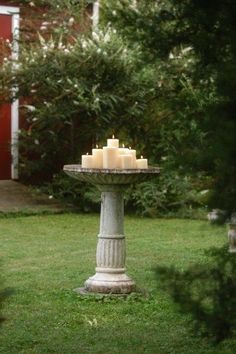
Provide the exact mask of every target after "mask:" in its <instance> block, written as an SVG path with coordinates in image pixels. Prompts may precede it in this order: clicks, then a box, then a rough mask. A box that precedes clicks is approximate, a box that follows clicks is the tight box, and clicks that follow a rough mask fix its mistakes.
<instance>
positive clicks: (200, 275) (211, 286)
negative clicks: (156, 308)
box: [156, 245, 236, 343]
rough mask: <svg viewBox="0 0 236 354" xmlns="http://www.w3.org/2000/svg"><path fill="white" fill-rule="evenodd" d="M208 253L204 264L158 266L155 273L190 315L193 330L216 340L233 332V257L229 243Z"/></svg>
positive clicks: (235, 286)
mask: <svg viewBox="0 0 236 354" xmlns="http://www.w3.org/2000/svg"><path fill="white" fill-rule="evenodd" d="M207 255H208V256H209V257H211V260H210V261H209V262H207V264H205V265H199V264H195V265H193V266H191V267H190V268H189V269H187V270H186V271H184V272H180V271H178V270H177V269H175V268H174V267H169V268H163V267H158V268H157V269H156V274H157V277H158V281H160V284H161V285H162V286H163V287H164V289H166V290H167V291H168V292H169V294H170V296H171V297H172V299H173V301H174V302H176V303H177V304H178V305H179V308H180V310H181V311H182V312H183V313H187V314H190V315H191V317H192V320H193V322H194V325H195V331H196V332H197V333H200V334H201V335H203V336H207V337H210V338H212V339H213V340H214V341H215V342H216V343H218V342H221V341H223V340H224V339H226V338H230V337H234V336H235V335H236V317H235V309H236V257H235V255H234V254H230V253H229V252H228V245H227V246H224V247H222V248H220V249H216V248H214V249H211V250H209V251H208V252H207Z"/></svg>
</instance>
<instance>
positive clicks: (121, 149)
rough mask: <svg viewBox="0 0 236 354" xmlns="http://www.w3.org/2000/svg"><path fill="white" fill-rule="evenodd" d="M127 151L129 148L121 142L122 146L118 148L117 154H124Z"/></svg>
mask: <svg viewBox="0 0 236 354" xmlns="http://www.w3.org/2000/svg"><path fill="white" fill-rule="evenodd" d="M128 152H129V149H128V148H126V147H125V145H124V144H122V148H119V154H121V155H124V154H127V153H128Z"/></svg>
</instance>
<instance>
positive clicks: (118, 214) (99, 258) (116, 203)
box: [63, 165, 160, 294]
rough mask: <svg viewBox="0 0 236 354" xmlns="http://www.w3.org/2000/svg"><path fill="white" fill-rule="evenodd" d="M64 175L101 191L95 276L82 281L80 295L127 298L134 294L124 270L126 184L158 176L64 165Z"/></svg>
mask: <svg viewBox="0 0 236 354" xmlns="http://www.w3.org/2000/svg"><path fill="white" fill-rule="evenodd" d="M63 170H64V172H65V173H66V174H68V175H69V176H71V177H73V178H76V179H78V180H80V181H84V182H89V183H92V184H93V185H95V186H96V187H97V188H98V189H99V190H100V191H101V213H100V231H99V234H98V242H97V254H96V269H95V270H96V273H95V275H94V276H92V277H90V278H89V279H88V280H86V282H85V284H84V288H78V289H76V291H77V292H79V293H81V294H89V293H101V294H129V293H131V292H134V291H135V290H136V285H135V282H134V281H133V280H132V279H131V278H130V277H128V275H127V274H126V268H125V257H126V249H125V248H126V247H125V235H124V199H123V193H124V191H125V189H127V188H128V186H129V185H130V184H133V183H139V182H142V181H146V180H147V179H149V178H150V177H153V176H154V175H157V174H159V173H160V169H159V168H157V167H149V168H148V169H132V170H131V169H127V170H120V169H88V168H82V167H81V165H65V166H64V168H63Z"/></svg>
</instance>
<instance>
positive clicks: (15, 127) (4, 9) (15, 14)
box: [0, 6, 20, 179]
mask: <svg viewBox="0 0 236 354" xmlns="http://www.w3.org/2000/svg"><path fill="white" fill-rule="evenodd" d="M19 12H20V9H19V7H14V6H0V14H1V15H10V16H12V27H11V31H12V54H11V55H12V58H13V59H14V60H17V59H18V55H19V44H18V39H19V23H20V15H19ZM13 90H14V91H16V90H17V87H15V88H13ZM18 131H19V100H15V101H14V102H13V103H12V105H11V156H12V163H11V178H12V179H17V178H18V161H19V155H18Z"/></svg>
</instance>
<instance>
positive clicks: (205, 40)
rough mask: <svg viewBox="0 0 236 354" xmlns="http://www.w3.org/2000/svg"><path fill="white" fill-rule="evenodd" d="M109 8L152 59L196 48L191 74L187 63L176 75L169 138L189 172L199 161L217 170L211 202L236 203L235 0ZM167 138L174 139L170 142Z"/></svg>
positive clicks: (113, 4) (108, 14)
mask: <svg viewBox="0 0 236 354" xmlns="http://www.w3.org/2000/svg"><path fill="white" fill-rule="evenodd" d="M103 10H104V16H105V18H106V20H108V21H110V22H112V23H113V25H114V26H115V28H117V29H118V31H119V33H122V35H123V37H124V38H125V39H126V40H127V41H128V42H129V43H130V45H131V46H132V45H134V43H135V44H136V45H137V43H138V44H139V45H140V46H141V47H142V51H143V59H144V61H145V63H147V62H149V63H152V64H156V65H159V63H160V61H162V63H163V62H166V63H168V62H169V59H170V58H172V59H176V57H178V55H179V52H180V48H181V47H182V48H184V50H185V51H186V50H191V51H192V52H193V53H194V62H193V64H192V65H191V72H190V75H189V77H188V79H187V80H185V78H186V74H185V73H184V72H183V71H180V72H179V77H178V78H177V79H176V82H177V83H178V85H179V86H178V85H177V86H176V85H175V87H174V94H173V95H169V97H168V98H166V99H165V107H168V108H169V110H170V112H172V114H170V117H171V123H170V124H168V129H167V134H166V140H168V141H169V142H170V143H171V144H172V145H173V142H174V145H175V148H176V150H177V151H176V154H174V155H173V153H172V156H175V157H177V159H176V162H177V163H178V165H180V164H181V165H183V166H184V169H185V171H186V172H187V171H190V170H193V168H194V169H195V171H200V170H202V171H205V172H206V173H207V174H208V175H211V176H212V177H213V179H214V186H213V189H212V190H213V193H212V196H211V200H210V205H211V206H214V207H220V208H224V209H227V210H229V211H232V210H234V209H235V202H236V186H235V181H236V159H235V156H236V143H235V138H236V117H235V110H236V100H235V91H236V80H235V76H236V22H235V16H236V3H235V1H234V0H216V1H213V0H210V1H204V0H183V1H177V0H163V1H161V0H160V1H156V0H151V1H148V2H147V1H145V0H139V1H136V2H134V1H131V0H121V1H119V2H117V1H109V4H108V3H107V2H106V1H104V2H103ZM166 69H167V71H166V79H167V80H169V81H170V80H171V78H172V79H173V75H172V72H173V65H169V67H168V66H166ZM176 73H177V72H176V71H175V74H176ZM180 78H181V80H179V79H180ZM167 92H169V93H170V92H171V91H167ZM158 108H160V105H159V107H158ZM177 111H178V112H177ZM173 113H174V114H173ZM181 115H182V117H181ZM190 122H191V123H192V125H194V126H195V127H197V131H198V132H199V134H198V136H197V138H199V139H200V140H201V139H202V141H200V140H199V141H198V143H197V144H196V145H195V148H193V146H190V145H189V141H190V139H191V135H190V136H188V133H187V131H188V129H190V130H191V124H190ZM181 125H184V129H185V135H184V134H179V138H178V139H179V142H180V143H179V145H178V144H176V143H175V141H174V135H175V134H176V131H177V132H178V133H180V132H181ZM174 127H175V128H176V129H174ZM170 128H171V129H170ZM164 130H165V129H164ZM186 136H188V138H187V139H186ZM195 137H196V135H195ZM189 138H190V139H189ZM194 142H196V140H195V139H194ZM164 146H165V148H166V146H167V145H166V143H165V142H164ZM189 147H190V149H189ZM189 151H191V153H190V155H189V158H188V153H189ZM168 152H169V153H170V150H168ZM177 155H178V156H177Z"/></svg>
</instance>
